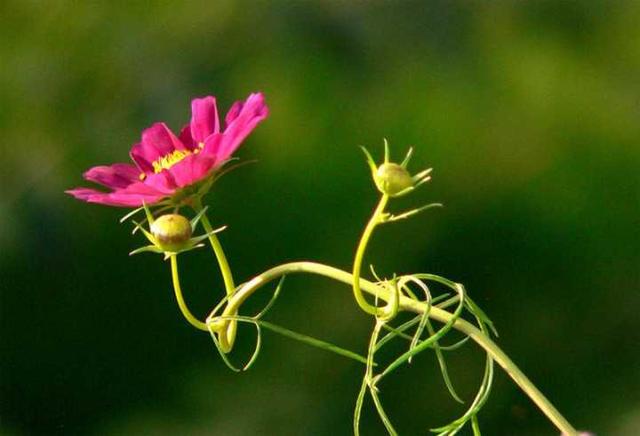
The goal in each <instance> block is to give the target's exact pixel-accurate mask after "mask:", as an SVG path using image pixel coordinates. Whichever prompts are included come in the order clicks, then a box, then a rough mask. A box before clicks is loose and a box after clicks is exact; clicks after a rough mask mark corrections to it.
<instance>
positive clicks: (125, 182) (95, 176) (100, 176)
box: [84, 164, 140, 189]
mask: <svg viewBox="0 0 640 436" xmlns="http://www.w3.org/2000/svg"><path fill="white" fill-rule="evenodd" d="M139 176H140V170H139V169H138V168H136V167H135V166H133V165H131V164H114V165H111V166H97V167H93V168H91V169H89V171H87V172H86V173H84V178H85V179H87V180H89V181H91V182H95V183H99V184H101V185H103V186H106V187H107V188H112V189H115V188H125V187H127V186H129V185H130V184H131V183H133V182H136V181H138V180H139V179H138V177H139Z"/></svg>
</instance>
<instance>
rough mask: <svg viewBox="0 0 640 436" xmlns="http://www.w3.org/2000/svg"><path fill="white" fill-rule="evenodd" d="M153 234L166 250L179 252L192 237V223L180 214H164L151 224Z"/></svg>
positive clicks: (160, 245) (158, 243) (159, 244)
mask: <svg viewBox="0 0 640 436" xmlns="http://www.w3.org/2000/svg"><path fill="white" fill-rule="evenodd" d="M150 230H151V234H152V235H153V237H154V238H155V240H156V243H157V245H158V246H159V247H160V248H161V249H162V250H164V251H170V252H178V251H180V250H183V249H184V248H186V246H187V245H189V243H190V239H191V233H192V229H191V223H190V222H189V220H188V219H186V218H185V217H183V216H182V215H178V214H167V215H162V216H161V217H159V218H158V219H156V220H155V221H154V222H153V224H151V228H150Z"/></svg>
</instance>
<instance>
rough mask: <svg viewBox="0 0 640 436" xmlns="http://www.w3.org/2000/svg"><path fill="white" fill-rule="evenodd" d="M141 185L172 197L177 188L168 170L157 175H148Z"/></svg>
mask: <svg viewBox="0 0 640 436" xmlns="http://www.w3.org/2000/svg"><path fill="white" fill-rule="evenodd" d="M142 183H143V184H144V185H146V186H150V187H151V188H153V189H154V190H155V191H157V192H160V193H162V194H166V195H173V193H174V192H175V191H176V189H177V188H178V186H177V185H176V181H175V179H174V177H173V175H172V174H171V173H170V172H169V171H168V170H162V171H160V172H159V173H157V174H149V175H147V177H145V179H144V181H143V182H142Z"/></svg>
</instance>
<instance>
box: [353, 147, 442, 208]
mask: <svg viewBox="0 0 640 436" xmlns="http://www.w3.org/2000/svg"><path fill="white" fill-rule="evenodd" d="M362 150H363V151H364V154H365V157H366V159H367V163H368V164H369V168H370V169H371V176H372V177H373V181H374V182H375V184H376V187H377V188H378V190H379V191H380V192H381V193H383V194H384V195H388V196H389V197H401V196H403V195H406V194H408V193H409V192H411V191H413V190H414V189H416V188H417V187H418V186H420V185H422V184H423V183H426V182H428V181H429V180H431V175H430V174H431V170H432V169H431V168H428V169H426V170H424V171H421V172H419V173H418V174H416V175H414V176H412V175H411V174H410V173H409V171H408V170H407V165H408V164H409V161H410V160H411V156H412V155H413V148H409V151H408V152H407V154H406V156H405V158H404V159H403V161H402V163H400V164H397V163H394V162H390V161H389V143H388V142H387V140H386V139H385V140H384V162H383V163H382V164H381V165H377V164H376V163H375V161H374V160H373V157H372V156H371V153H369V151H368V150H367V149H366V148H364V147H362Z"/></svg>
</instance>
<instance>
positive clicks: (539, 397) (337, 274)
mask: <svg viewBox="0 0 640 436" xmlns="http://www.w3.org/2000/svg"><path fill="white" fill-rule="evenodd" d="M296 273H297V274H300V273H308V274H315V275H320V276H324V277H328V278H331V279H333V280H336V281H339V282H343V283H346V284H352V283H354V277H353V275H351V274H349V273H348V272H346V271H342V270H340V269H337V268H333V267H331V266H328V265H323V264H319V263H314V262H291V263H286V264H283V265H279V266H276V267H274V268H271V269H269V270H267V271H265V272H263V273H262V274H260V275H258V276H256V277H254V278H253V279H251V280H250V281H248V282H246V283H245V284H243V285H242V286H240V288H239V289H238V290H237V292H236V293H234V294H233V295H232V296H231V297H230V298H229V301H228V304H227V306H226V307H225V309H224V311H223V313H222V317H225V316H234V314H235V313H237V311H238V309H239V308H240V306H241V305H242V303H243V302H244V301H245V300H246V299H247V298H249V296H251V295H252V294H253V293H254V292H255V291H257V290H258V289H260V288H261V287H262V286H263V285H265V284H267V283H269V282H271V281H273V280H276V279H278V278H280V277H282V276H283V275H289V274H296ZM358 284H359V289H361V290H364V291H365V292H367V293H369V294H371V295H374V296H375V295H377V296H378V297H379V298H381V299H383V300H385V301H387V302H389V301H391V299H392V298H394V296H393V295H392V292H393V291H392V290H390V289H388V288H386V287H380V286H378V285H376V284H375V283H373V282H370V281H368V280H365V279H360V280H359V281H358ZM399 304H400V308H401V309H402V310H405V311H409V312H414V313H424V312H425V311H426V310H428V307H427V305H426V304H425V303H423V302H420V301H416V300H413V299H411V298H408V297H405V296H403V295H401V296H400V302H399ZM429 310H430V312H429V317H430V318H433V319H434V320H436V321H439V322H442V323H447V322H449V321H451V319H452V317H453V316H454V315H453V314H452V313H450V312H448V311H446V310H444V309H441V308H439V307H435V306H431V308H430V309H429ZM183 313H184V312H183ZM228 323H229V321H228V320H225V319H224V318H216V314H215V313H212V314H211V315H210V316H209V318H208V321H207V324H208V325H209V327H210V329H211V330H213V331H216V332H217V333H218V336H219V337H220V338H221V339H222V338H223V337H224V336H225V335H226V332H227V329H228ZM453 328H455V329H456V330H458V331H460V332H462V333H464V334H465V335H467V336H468V337H470V338H471V339H473V340H474V341H475V342H476V343H477V344H478V345H479V346H480V347H482V348H483V349H484V350H485V351H486V352H487V353H488V354H489V355H490V356H491V358H492V359H493V360H494V361H495V362H497V363H498V364H499V365H500V366H501V367H502V368H503V369H504V370H505V371H506V373H507V374H508V375H509V376H510V377H511V378H512V379H513V381H514V382H515V383H516V384H517V385H518V386H519V387H520V388H521V389H522V390H523V391H524V392H525V393H526V394H527V395H528V396H529V398H531V400H532V401H533V402H534V403H535V404H536V405H537V406H538V408H539V409H540V410H541V411H542V412H543V413H544V414H545V415H546V416H547V418H549V420H550V421H551V422H552V423H553V424H554V425H555V426H556V427H557V428H558V429H559V430H560V431H561V432H562V433H563V434H564V435H567V436H577V435H578V432H577V431H576V430H575V429H574V428H573V426H572V425H571V424H570V423H569V422H568V421H567V420H566V419H565V418H564V417H563V416H562V414H560V412H559V411H558V410H557V409H556V408H555V407H554V406H553V404H551V402H550V401H549V400H548V399H547V398H546V397H545V396H544V394H542V392H540V390H539V389H538V388H536V386H535V385H534V384H533V383H532V382H531V380H529V378H527V376H526V375H524V373H523V372H522V371H521V370H520V369H519V368H518V367H517V366H516V364H515V363H514V362H513V361H512V360H511V359H510V358H509V357H508V356H507V355H506V354H505V353H504V352H503V351H502V350H501V349H500V348H499V347H498V345H496V344H495V342H493V341H492V340H491V339H490V338H489V336H488V335H486V334H484V333H483V332H482V331H481V330H480V329H478V328H477V327H475V326H474V325H473V324H471V323H469V322H467V321H465V320H464V319H461V318H458V319H456V320H455V322H454V323H453ZM207 330H208V329H207Z"/></svg>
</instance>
